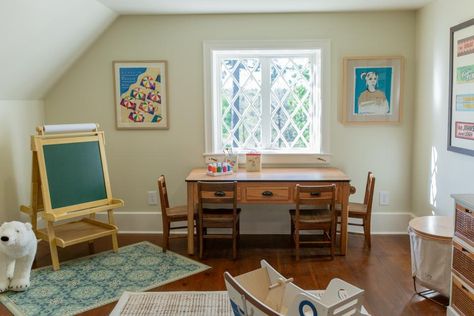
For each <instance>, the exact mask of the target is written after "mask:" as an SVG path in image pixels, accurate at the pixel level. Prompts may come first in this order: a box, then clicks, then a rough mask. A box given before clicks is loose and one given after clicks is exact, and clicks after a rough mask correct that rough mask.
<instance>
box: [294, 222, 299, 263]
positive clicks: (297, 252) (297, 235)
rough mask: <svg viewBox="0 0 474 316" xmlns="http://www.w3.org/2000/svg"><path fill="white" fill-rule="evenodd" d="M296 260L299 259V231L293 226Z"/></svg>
mask: <svg viewBox="0 0 474 316" xmlns="http://www.w3.org/2000/svg"><path fill="white" fill-rule="evenodd" d="M295 247H296V261H300V231H299V229H298V228H295Z"/></svg>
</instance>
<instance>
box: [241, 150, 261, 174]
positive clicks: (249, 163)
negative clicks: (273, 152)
mask: <svg viewBox="0 0 474 316" xmlns="http://www.w3.org/2000/svg"><path fill="white" fill-rule="evenodd" d="M245 160H246V161H245V169H247V171H250V172H258V171H260V170H261V169H262V154H261V153H258V152H250V153H247V154H246V155H245Z"/></svg>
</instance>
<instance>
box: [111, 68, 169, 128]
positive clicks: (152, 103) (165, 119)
mask: <svg viewBox="0 0 474 316" xmlns="http://www.w3.org/2000/svg"><path fill="white" fill-rule="evenodd" d="M166 68H167V63H166V61H163V60H159V61H114V62H113V70H114V84H115V90H114V93H115V115H116V120H117V128H119V129H121V128H138V129H147V128H148V129H150V128H152V129H168V128H169V113H168V93H167V88H168V76H167V72H166V71H167V70H166Z"/></svg>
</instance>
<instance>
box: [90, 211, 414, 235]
mask: <svg viewBox="0 0 474 316" xmlns="http://www.w3.org/2000/svg"><path fill="white" fill-rule="evenodd" d="M271 212H273V210H268V211H263V210H262V211H261V212H259V213H253V214H252V213H249V212H242V214H241V217H242V218H241V221H242V223H241V233H242V234H289V232H290V224H289V218H288V211H287V210H285V211H284V212H280V211H279V210H275V214H274V215H275V216H271V217H270V216H269V213H271ZM262 213H264V214H262ZM114 214H115V222H116V224H117V226H118V227H119V231H120V233H122V234H161V233H162V232H163V230H162V225H161V212H149V211H140V212H127V211H124V212H119V211H116V212H114ZM415 217H416V216H415V215H414V214H413V213H411V212H403V211H400V212H374V213H372V234H374V235H391V234H393V235H398V234H407V229H408V222H409V221H410V220H411V219H413V218H415ZM97 218H98V219H100V220H104V221H105V220H106V219H107V213H98V214H97ZM350 221H351V222H352V221H354V222H356V221H357V220H353V219H351V220H350ZM349 232H354V233H362V228H361V227H357V226H349ZM177 233H180V232H179V231H178V232H177ZM182 233H185V231H182Z"/></svg>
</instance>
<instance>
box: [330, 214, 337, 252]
mask: <svg viewBox="0 0 474 316" xmlns="http://www.w3.org/2000/svg"><path fill="white" fill-rule="evenodd" d="M336 225H337V224H336V223H333V224H332V225H331V230H330V234H331V238H330V239H331V260H334V248H335V246H336V236H337V234H336Z"/></svg>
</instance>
